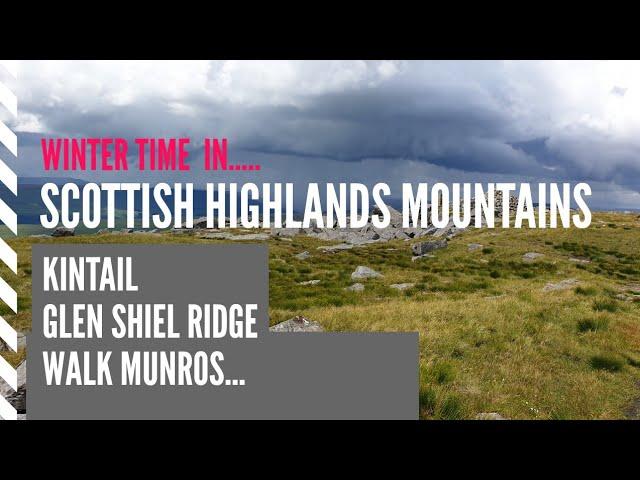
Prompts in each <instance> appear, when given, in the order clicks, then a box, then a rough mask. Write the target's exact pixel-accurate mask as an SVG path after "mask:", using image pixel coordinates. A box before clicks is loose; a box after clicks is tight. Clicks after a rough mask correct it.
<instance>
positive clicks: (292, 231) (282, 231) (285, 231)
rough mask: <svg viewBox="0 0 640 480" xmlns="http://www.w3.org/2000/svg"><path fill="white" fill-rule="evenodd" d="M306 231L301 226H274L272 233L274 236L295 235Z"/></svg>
mask: <svg viewBox="0 0 640 480" xmlns="http://www.w3.org/2000/svg"><path fill="white" fill-rule="evenodd" d="M302 233H304V230H303V229H301V228H272V229H271V235H272V236H274V237H287V238H288V237H295V236H296V235H300V234H302Z"/></svg>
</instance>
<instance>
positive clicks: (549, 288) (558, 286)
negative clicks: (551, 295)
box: [542, 278, 580, 292]
mask: <svg viewBox="0 0 640 480" xmlns="http://www.w3.org/2000/svg"><path fill="white" fill-rule="evenodd" d="M578 283H580V282H579V281H578V280H576V279H575V278H567V279H566V280H562V281H560V282H558V283H551V282H549V283H547V284H546V285H545V286H544V288H543V289H542V291H543V292H554V291H558V290H569V289H570V288H573V287H575V286H576V285H578Z"/></svg>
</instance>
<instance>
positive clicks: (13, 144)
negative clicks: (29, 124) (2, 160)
mask: <svg viewBox="0 0 640 480" xmlns="http://www.w3.org/2000/svg"><path fill="white" fill-rule="evenodd" d="M0 143H2V144H4V146H5V147H7V149H8V150H9V151H10V152H11V153H12V154H13V156H14V157H17V156H18V137H17V136H16V134H15V133H13V132H12V131H11V129H10V128H9V127H7V126H6V125H5V124H4V122H0Z"/></svg>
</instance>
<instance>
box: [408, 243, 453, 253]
mask: <svg viewBox="0 0 640 480" xmlns="http://www.w3.org/2000/svg"><path fill="white" fill-rule="evenodd" d="M446 247H447V241H446V240H435V241H434V240H432V241H428V242H418V243H414V244H413V245H411V251H412V252H413V253H414V255H424V254H425V253H429V252H432V251H434V250H438V249H440V248H446Z"/></svg>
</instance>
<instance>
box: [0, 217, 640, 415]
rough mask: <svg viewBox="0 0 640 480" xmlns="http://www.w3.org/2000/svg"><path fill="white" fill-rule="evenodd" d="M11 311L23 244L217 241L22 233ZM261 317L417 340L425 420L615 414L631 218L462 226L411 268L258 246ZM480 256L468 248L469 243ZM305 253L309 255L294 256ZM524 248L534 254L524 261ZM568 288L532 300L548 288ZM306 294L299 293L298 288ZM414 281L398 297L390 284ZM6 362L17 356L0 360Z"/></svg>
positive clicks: (21, 284)
mask: <svg viewBox="0 0 640 480" xmlns="http://www.w3.org/2000/svg"><path fill="white" fill-rule="evenodd" d="M8 241H9V243H10V244H11V245H12V246H13V247H14V248H16V249H17V251H18V258H19V269H18V275H17V277H16V276H14V275H13V273H11V272H10V271H9V270H8V269H7V268H6V267H4V266H3V267H2V271H1V275H2V277H3V278H5V279H8V281H9V283H10V284H12V285H13V286H15V287H16V288H17V291H18V297H19V306H20V309H19V313H18V315H13V314H12V313H11V312H10V311H9V310H8V308H7V307H4V306H3V307H1V310H2V311H0V314H2V315H3V317H4V318H5V319H7V320H8V321H9V322H10V323H11V324H13V325H14V326H15V327H17V328H18V329H21V330H29V329H30V322H31V312H30V298H31V264H30V250H31V245H32V244H33V243H175V244H191V243H221V242H223V241H220V240H204V239H198V238H195V237H193V236H190V235H177V234H170V233H166V234H148V235H147V234H130V235H114V234H103V235H90V236H78V237H70V238H62V239H52V238H33V237H31V238H29V237H19V238H17V239H11V240H8ZM268 243H269V246H270V259H269V269H270V318H271V323H277V322H279V321H282V320H285V319H287V318H290V317H292V316H294V315H297V314H303V315H305V316H306V317H308V318H311V319H313V320H317V321H318V322H320V323H321V324H322V325H323V326H324V327H325V328H326V329H327V330H331V331H383V332H390V331H418V332H419V334H420V348H419V350H420V359H419V362H420V405H421V410H420V414H421V417H422V418H450V419H458V418H474V417H475V416H476V414H478V413H479V412H498V413H500V414H501V415H503V416H505V417H508V418H518V419H519V418H522V419H560V418H571V419H575V418H587V419H596V418H624V417H625V415H626V416H629V415H630V413H629V412H635V411H636V410H635V409H630V407H629V406H630V405H635V404H636V403H637V401H638V397H640V388H639V387H638V384H639V383H638V382H639V380H640V302H637V301H633V300H629V301H624V300H621V299H620V298H619V295H621V294H623V295H627V296H628V298H630V299H632V298H633V295H634V294H640V255H639V247H638V246H639V245H640V219H638V217H637V216H636V215H630V214H626V215H624V214H595V215H594V219H593V223H592V226H591V227H590V228H588V229H585V230H579V229H575V228H571V229H566V230H565V229H554V230H551V229H546V230H531V229H522V230H516V229H495V230H488V229H481V230H475V229H470V230H469V231H467V232H465V233H463V234H461V235H459V236H457V237H455V238H454V239H452V240H451V241H450V242H449V246H448V248H446V249H442V250H437V251H435V252H434V255H435V257H434V258H423V259H420V260H418V261H416V262H412V261H411V257H412V254H411V249H410V242H404V241H392V242H388V243H380V244H373V245H368V246H364V247H358V248H354V249H352V250H345V251H339V252H336V253H323V252H321V251H320V250H318V249H317V247H318V246H320V245H326V244H327V243H329V242H322V241H319V240H317V239H314V238H308V237H295V238H294V239H292V240H291V241H287V240H282V239H272V240H269V242H268ZM469 243H480V244H482V245H483V246H484V248H482V249H477V250H475V251H469V250H468V247H467V244H469ZM305 250H307V251H309V252H310V254H311V257H310V258H308V259H306V260H296V259H295V258H294V255H295V254H297V253H300V252H302V251H305ZM526 252H537V253H542V254H544V256H543V257H541V258H538V259H536V260H534V261H531V262H526V261H524V260H523V259H522V255H523V254H524V253H526ZM358 265H365V266H368V267H371V268H373V269H375V270H377V271H379V272H381V273H382V274H383V275H384V276H383V277H381V278H376V279H369V280H364V281H360V282H361V283H364V284H365V290H364V291H363V292H350V291H346V290H345V287H347V286H349V285H351V284H352V283H353V282H352V280H351V272H353V270H354V269H355V268H356V267H357V266H358ZM569 278H573V279H577V280H578V281H579V284H578V285H577V286H575V287H572V288H568V289H565V290H558V291H543V287H544V286H545V284H546V283H548V282H553V283H556V282H558V281H561V280H564V279H569ZM314 279H317V280H320V283H319V284H317V285H304V286H303V285H299V283H300V282H303V281H307V280H314ZM394 283H414V284H415V286H414V287H413V288H410V289H408V290H405V291H397V290H394V289H392V288H390V287H389V285H391V284H394ZM3 355H4V356H5V358H7V359H8V360H9V361H10V362H12V363H14V364H17V363H18V362H19V361H20V360H21V359H22V358H23V357H24V352H20V353H19V354H13V355H11V354H7V353H6V352H4V353H3Z"/></svg>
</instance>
